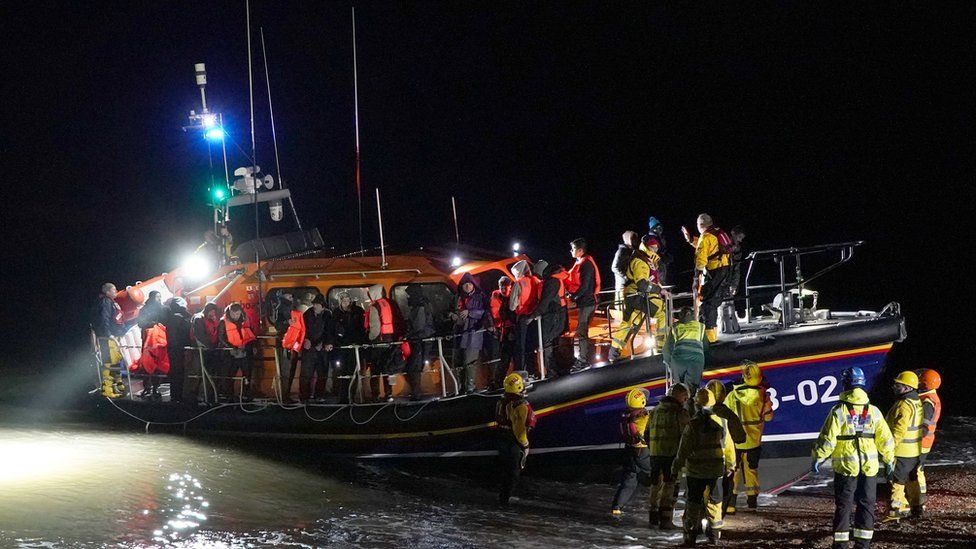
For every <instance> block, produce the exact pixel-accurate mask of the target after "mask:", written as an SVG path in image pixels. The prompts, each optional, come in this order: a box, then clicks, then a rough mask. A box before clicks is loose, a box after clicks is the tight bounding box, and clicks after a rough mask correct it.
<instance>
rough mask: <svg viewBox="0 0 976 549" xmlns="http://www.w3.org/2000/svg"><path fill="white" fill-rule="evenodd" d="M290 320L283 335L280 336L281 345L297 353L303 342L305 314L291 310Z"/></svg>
mask: <svg viewBox="0 0 976 549" xmlns="http://www.w3.org/2000/svg"><path fill="white" fill-rule="evenodd" d="M291 321H292V322H291V325H289V326H288V330H287V331H286V332H285V336H284V337H283V338H281V346H282V347H284V348H285V349H288V350H289V351H295V352H296V353H297V352H298V351H301V350H302V343H304V342H305V315H303V314H302V313H301V311H292V312H291Z"/></svg>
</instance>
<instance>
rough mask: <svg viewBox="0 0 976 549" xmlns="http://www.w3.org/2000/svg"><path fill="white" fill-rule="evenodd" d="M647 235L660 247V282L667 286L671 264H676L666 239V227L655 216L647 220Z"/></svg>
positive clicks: (658, 251) (658, 252)
mask: <svg viewBox="0 0 976 549" xmlns="http://www.w3.org/2000/svg"><path fill="white" fill-rule="evenodd" d="M647 234H648V236H652V237H654V238H655V239H656V240H657V241H658V242H659V243H660V245H659V246H658V250H657V254H658V255H659V256H661V262H660V264H659V265H658V268H657V270H658V280H659V282H658V283H659V284H660V285H661V286H667V285H668V281H669V280H671V279H670V278H668V271H669V268H670V266H671V263H673V262H674V257H672V255H671V250H670V249H668V242H667V240H666V239H665V238H664V225H663V224H662V223H661V222H660V221H659V220H658V218H656V217H654V216H653V215H652V216H651V217H649V218H647Z"/></svg>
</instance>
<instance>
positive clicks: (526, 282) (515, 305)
mask: <svg viewBox="0 0 976 549" xmlns="http://www.w3.org/2000/svg"><path fill="white" fill-rule="evenodd" d="M512 276H513V277H514V278H515V284H513V285H512V293H511V295H510V296H509V298H508V308H509V309H510V310H511V311H512V312H514V313H515V329H516V334H515V370H516V371H523V370H525V362H526V359H527V357H528V353H529V349H530V348H531V347H532V345H531V342H532V341H534V340H535V339H536V338H535V337H534V336H533V337H529V334H530V332H531V330H529V323H530V322H531V321H532V315H531V313H532V311H533V310H535V306H536V304H537V303H539V291H540V287H541V285H542V281H540V280H539V279H538V278H536V277H535V276H533V275H532V272H531V267H530V266H529V262H528V261H526V260H524V259H523V260H520V261H517V262H516V263H515V264H514V265H512ZM533 333H534V332H533Z"/></svg>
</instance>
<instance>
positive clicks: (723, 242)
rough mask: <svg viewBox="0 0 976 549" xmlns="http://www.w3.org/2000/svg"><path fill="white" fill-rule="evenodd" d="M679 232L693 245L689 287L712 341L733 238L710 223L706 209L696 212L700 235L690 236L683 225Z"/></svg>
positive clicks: (725, 281)
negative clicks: (692, 274)
mask: <svg viewBox="0 0 976 549" xmlns="http://www.w3.org/2000/svg"><path fill="white" fill-rule="evenodd" d="M681 232H682V233H683V234H684V236H685V240H687V241H688V243H689V244H691V245H692V246H694V247H695V279H694V280H693V281H692V289H693V291H695V292H698V293H699V294H700V295H701V319H702V322H704V323H705V333H706V334H707V336H708V341H709V342H711V343H714V342H715V341H717V340H718V334H717V333H716V325H717V324H718V306H719V305H721V303H722V300H723V299H724V298H725V293H726V290H725V287H726V286H727V285H728V278H729V265H730V264H731V257H732V239H731V238H730V237H729V235H728V234H726V232H725V231H723V230H722V229H720V228H718V227H716V226H715V225H714V224H713V223H712V217H711V216H710V215H708V214H705V213H703V214H701V215H699V216H698V233H699V236H697V237H694V238H692V237H691V234H690V233H689V232H688V229H686V228H684V227H681ZM702 279H704V283H703V282H702Z"/></svg>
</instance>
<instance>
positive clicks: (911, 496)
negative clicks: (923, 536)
mask: <svg viewBox="0 0 976 549" xmlns="http://www.w3.org/2000/svg"><path fill="white" fill-rule="evenodd" d="M915 374H916V375H917V376H918V398H919V400H921V401H922V455H920V456H919V458H918V469H917V470H916V473H915V476H916V477H917V478H916V479H915V480H914V481H912V480H909V482H908V485H907V486H906V487H905V491H906V495H907V496H908V503H909V504H910V505H911V507H912V516H913V517H916V518H921V517H922V516H923V515H924V514H925V503H926V500H927V498H928V496H927V494H926V489H925V460H926V458H927V457H928V455H929V452H931V451H932V445H933V444H935V430H936V427H938V425H939V418H940V417H942V400H941V399H940V398H939V393H938V392H937V391H938V389H939V387H941V386H942V376H940V375H939V373H938V372H936V371H935V370H932V369H929V368H922V369H921V370H915Z"/></svg>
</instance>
